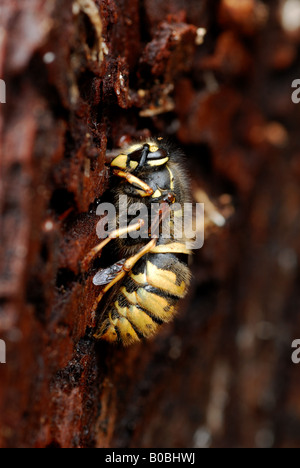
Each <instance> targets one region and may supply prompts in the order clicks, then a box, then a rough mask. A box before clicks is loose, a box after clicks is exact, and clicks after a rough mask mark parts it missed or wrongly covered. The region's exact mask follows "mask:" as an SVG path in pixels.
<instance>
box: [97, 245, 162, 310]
mask: <svg viewBox="0 0 300 468" xmlns="http://www.w3.org/2000/svg"><path fill="white" fill-rule="evenodd" d="M156 244H157V239H152V240H151V241H150V242H149V243H148V244H147V245H145V247H143V248H142V249H141V250H140V251H139V252H138V253H137V254H136V255H133V256H132V257H130V258H128V260H126V262H125V263H124V265H123V268H122V271H120V273H118V274H117V276H116V277H115V278H114V279H113V280H112V281H111V282H110V283H109V284H107V285H106V286H105V288H104V289H102V291H101V293H100V294H99V296H98V297H97V299H96V302H95V304H94V307H93V310H92V313H93V312H95V310H96V309H97V307H98V304H99V302H100V301H101V299H102V298H103V296H104V294H106V293H107V291H109V290H110V289H111V288H112V287H113V286H114V285H115V284H116V283H118V282H119V281H120V280H121V279H123V278H124V276H126V275H127V273H129V272H130V271H131V270H132V268H133V267H134V265H135V264H136V263H137V262H138V261H139V260H140V259H141V258H142V257H143V256H144V255H146V254H147V253H150V252H151V251H152V249H154V248H155V246H156Z"/></svg>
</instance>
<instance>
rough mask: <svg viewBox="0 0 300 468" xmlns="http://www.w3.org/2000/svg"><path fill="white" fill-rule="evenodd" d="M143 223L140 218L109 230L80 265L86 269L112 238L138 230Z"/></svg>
mask: <svg viewBox="0 0 300 468" xmlns="http://www.w3.org/2000/svg"><path fill="white" fill-rule="evenodd" d="M144 224H145V221H144V220H143V219H140V220H139V222H138V223H136V224H134V225H133V226H127V227H125V228H122V229H116V230H115V231H113V232H111V233H110V234H109V236H108V237H107V238H106V239H105V240H104V241H102V242H100V244H98V245H96V247H94V248H93V249H92V250H91V251H90V252H89V253H88V254H87V256H86V257H85V258H84V260H83V261H82V263H81V265H82V268H83V270H84V271H86V269H87V267H88V266H89V264H90V263H91V261H92V260H93V258H95V257H96V255H97V254H98V253H99V252H101V250H102V249H103V248H104V247H105V246H106V245H107V244H108V243H109V242H110V241H111V240H113V239H117V238H118V237H121V236H123V235H124V234H129V233H130V232H134V231H139V230H140V229H141V228H142V227H143V226H144Z"/></svg>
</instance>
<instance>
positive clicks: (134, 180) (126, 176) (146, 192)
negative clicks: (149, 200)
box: [113, 169, 154, 197]
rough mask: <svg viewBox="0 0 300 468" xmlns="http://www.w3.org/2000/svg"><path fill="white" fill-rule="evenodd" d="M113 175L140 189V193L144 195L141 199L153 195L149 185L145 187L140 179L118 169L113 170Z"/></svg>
mask: <svg viewBox="0 0 300 468" xmlns="http://www.w3.org/2000/svg"><path fill="white" fill-rule="evenodd" d="M113 173H114V175H116V176H118V177H122V178H123V179H126V180H127V182H128V183H129V184H131V185H136V186H137V187H139V188H141V189H142V191H143V192H144V195H142V196H143V197H149V196H151V195H153V193H154V192H153V190H152V188H151V187H149V185H147V184H146V183H145V182H143V181H142V180H141V179H138V177H135V176H134V175H133V174H131V173H130V172H124V171H121V170H119V169H114V171H113Z"/></svg>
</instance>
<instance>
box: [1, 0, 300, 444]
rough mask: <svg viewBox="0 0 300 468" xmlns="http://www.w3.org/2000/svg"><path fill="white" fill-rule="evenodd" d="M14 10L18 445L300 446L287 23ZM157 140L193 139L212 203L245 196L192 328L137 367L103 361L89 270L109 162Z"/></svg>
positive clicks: (40, 0) (216, 241)
mask: <svg viewBox="0 0 300 468" xmlns="http://www.w3.org/2000/svg"><path fill="white" fill-rule="evenodd" d="M284 3H285V2H283V4H284ZM286 4H287V2H286ZM0 8H1V19H0V78H1V79H3V80H4V81H5V83H6V88H7V89H6V91H7V97H6V104H0V110H1V116H0V132H1V149H0V151H1V160H0V162H1V185H0V210H1V215H0V216H1V244H0V339H2V340H4V341H5V343H6V346H7V349H6V355H7V363H6V364H0V379H1V385H0V416H1V427H0V446H1V447H53V448H56V447H57V448H58V447H64V448H69V447H81V448H82V447H116V448H122V447H135V448H136V447H137V448H140V447H150V448H177V447H180V448H190V447H237V446H239V447H249V446H250V447H273V446H274V447H287V446H289V447H290V446H292V447H299V446H300V398H299V388H300V372H299V370H300V368H299V366H298V367H297V366H296V365H294V364H293V363H292V361H291V354H292V349H291V343H292V341H293V340H294V339H297V338H300V319H299V305H300V296H299V254H300V245H299V238H300V217H299V206H300V188H299V187H300V185H299V179H300V148H299V137H298V136H299V130H298V124H299V106H297V105H295V104H293V103H292V101H291V93H292V89H291V84H292V81H293V80H294V79H295V78H297V70H299V65H300V63H299V53H298V51H299V41H300V33H299V29H297V30H296V29H295V30H293V27H292V23H293V22H292V20H291V18H290V17H289V16H288V15H287V10H285V9H284V8H282V5H281V4H280V3H279V2H268V1H265V2H263V1H259V0H247V1H245V2H240V1H236V2H235V1H229V0H220V1H219V0H214V1H212V0H209V1H208V0H201V1H199V0H189V1H188V2H187V1H183V0H166V1H164V2H161V0H160V1H157V0H143V1H138V0H73V1H71V0H65V1H64V2H58V1H55V0H53V1H51V0H28V1H26V2H12V1H11V0H2V4H1V7H0ZM288 18H290V19H288ZM202 28H205V29H206V31H207V32H206V35H205V37H203V35H204V32H203V30H202ZM202 42H203V43H202ZM149 135H166V136H170V137H171V138H172V139H173V140H175V141H177V142H178V144H179V145H181V147H183V148H184V150H185V152H186V154H187V165H188V167H189V170H190V172H191V174H192V191H193V193H194V194H195V195H196V193H197V190H198V188H205V189H206V190H207V191H208V192H209V193H210V194H211V195H212V196H213V197H215V200H217V199H218V197H220V196H222V194H224V193H226V194H229V195H230V196H231V198H232V201H233V206H234V213H233V214H232V216H231V217H230V219H229V221H228V223H227V225H226V226H225V228H223V229H220V230H216V231H215V232H214V233H213V234H212V235H211V236H210V237H209V238H208V239H206V241H205V245H204V247H203V248H202V249H201V250H200V251H198V252H196V253H195V255H194V256H193V266H192V269H193V283H192V288H191V292H190V294H189V296H188V298H187V299H186V300H185V301H184V302H183V303H182V307H181V311H180V313H179V314H178V317H177V318H176V320H175V321H174V323H172V324H170V325H168V326H166V327H164V328H163V330H162V331H161V332H160V333H159V334H158V335H157V336H156V337H155V338H154V339H153V340H150V341H147V342H145V343H142V344H139V345H137V346H133V347H131V348H128V349H123V348H121V347H113V346H110V345H107V344H105V343H100V344H96V343H95V342H94V341H93V340H92V339H91V337H90V336H91V333H90V331H91V330H92V328H93V326H94V324H95V321H94V318H93V317H92V316H91V308H92V305H93V303H94V300H95V298H96V296H97V294H98V293H99V290H98V289H97V288H96V287H95V286H93V284H92V276H93V275H92V272H89V273H88V274H86V275H82V274H81V272H80V268H79V265H80V261H81V260H82V259H83V258H84V256H85V255H86V253H87V252H88V251H89V249H90V248H91V247H93V246H94V245H96V243H97V236H96V230H95V226H96V223H97V217H96V216H95V207H96V206H97V200H99V199H100V198H101V197H102V195H103V194H104V193H105V192H107V191H109V187H110V178H109V170H108V168H107V167H106V166H105V164H104V162H105V154H106V151H109V150H112V149H116V148H119V147H120V146H121V145H122V144H123V143H124V142H127V141H131V140H134V139H139V138H140V137H145V136H149Z"/></svg>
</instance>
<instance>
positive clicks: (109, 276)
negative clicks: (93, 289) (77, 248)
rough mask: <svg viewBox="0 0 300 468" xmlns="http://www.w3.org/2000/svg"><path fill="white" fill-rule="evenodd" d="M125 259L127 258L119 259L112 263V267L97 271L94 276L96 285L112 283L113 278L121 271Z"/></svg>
mask: <svg viewBox="0 0 300 468" xmlns="http://www.w3.org/2000/svg"><path fill="white" fill-rule="evenodd" d="M125 261H126V259H125V258H123V260H120V261H118V262H117V263H115V264H114V265H111V266H110V267H108V268H105V269H104V270H100V271H98V273H96V274H95V276H94V278H93V283H94V285H95V286H104V285H105V284H108V283H110V282H111V281H112V280H113V279H115V277H116V276H117V274H118V273H120V271H121V270H122V268H123V265H124V263H125Z"/></svg>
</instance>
